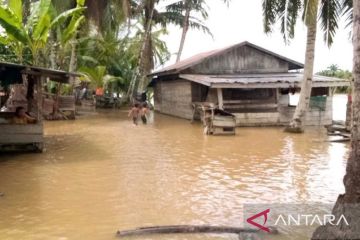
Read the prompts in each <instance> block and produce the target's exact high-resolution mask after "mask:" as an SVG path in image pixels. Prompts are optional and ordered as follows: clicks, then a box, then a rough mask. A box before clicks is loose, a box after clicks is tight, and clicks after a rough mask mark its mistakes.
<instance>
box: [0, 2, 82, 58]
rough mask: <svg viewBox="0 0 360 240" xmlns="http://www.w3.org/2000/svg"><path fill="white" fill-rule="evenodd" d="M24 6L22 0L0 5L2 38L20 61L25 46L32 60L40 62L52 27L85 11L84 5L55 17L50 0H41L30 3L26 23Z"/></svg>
mask: <svg viewBox="0 0 360 240" xmlns="http://www.w3.org/2000/svg"><path fill="white" fill-rule="evenodd" d="M22 6H23V2H22V0H12V1H9V4H7V5H6V4H1V5H0V25H1V26H2V27H3V28H4V30H5V34H4V35H2V36H1V39H2V42H3V43H4V42H8V46H9V47H11V48H13V51H14V53H15V54H16V55H17V57H18V59H19V62H23V54H24V52H23V51H24V49H29V50H30V52H31V55H32V60H31V63H32V64H34V65H39V64H40V58H39V57H40V54H41V52H42V50H43V49H44V47H45V46H46V44H47V42H48V38H49V32H50V29H51V28H52V27H54V26H56V25H57V24H59V23H61V22H63V21H65V20H66V19H67V18H69V17H71V16H73V15H75V14H76V13H78V12H80V11H83V8H76V9H71V10H68V11H65V12H63V13H61V14H60V15H59V16H58V17H56V16H54V15H52V14H51V0H39V1H38V2H35V3H33V4H32V5H31V8H30V15H29V16H28V18H27V21H26V22H25V23H23V20H22V19H23V11H22Z"/></svg>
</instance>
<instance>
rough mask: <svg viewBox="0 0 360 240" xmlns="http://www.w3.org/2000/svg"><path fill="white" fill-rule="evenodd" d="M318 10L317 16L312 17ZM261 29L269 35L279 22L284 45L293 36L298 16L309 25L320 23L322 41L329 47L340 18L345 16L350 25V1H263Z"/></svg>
mask: <svg viewBox="0 0 360 240" xmlns="http://www.w3.org/2000/svg"><path fill="white" fill-rule="evenodd" d="M317 8H320V11H319V16H318V17H317V16H314V14H315V12H316V9H317ZM262 9H263V23H264V25H263V27H264V32H265V33H271V32H272V31H273V26H274V25H276V23H277V22H280V30H281V33H282V34H283V38H284V40H285V42H286V43H288V42H289V40H291V39H293V38H294V36H295V26H296V23H297V20H298V16H300V15H301V16H302V20H303V21H304V23H305V24H306V25H309V24H310V22H309V21H311V19H317V20H318V21H319V22H320V27H321V30H322V31H323V34H324V41H325V42H326V44H327V45H328V46H329V47H330V46H331V45H332V43H333V39H334V36H335V34H336V31H337V29H338V22H339V19H340V16H343V15H346V16H347V20H348V22H349V23H351V21H352V18H351V13H352V1H351V0H341V1H339V0H263V2H262Z"/></svg>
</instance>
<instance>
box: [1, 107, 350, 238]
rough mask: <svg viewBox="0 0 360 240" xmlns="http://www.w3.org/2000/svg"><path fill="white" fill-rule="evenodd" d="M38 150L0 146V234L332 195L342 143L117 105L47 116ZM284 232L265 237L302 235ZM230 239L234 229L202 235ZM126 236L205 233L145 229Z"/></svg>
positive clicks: (44, 232)
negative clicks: (72, 115) (135, 121)
mask: <svg viewBox="0 0 360 240" xmlns="http://www.w3.org/2000/svg"><path fill="white" fill-rule="evenodd" d="M45 132H46V152H45V153H43V154H19V155H10V154H9V155H0V159H1V160H0V192H4V193H5V195H4V196H3V197H0V239H2V240H5V239H23V240H25V239H48V240H52V239H54V240H55V239H56V240H65V239H89V240H91V239H94V240H95V239H96V240H105V239H114V238H115V237H114V235H115V232H116V230H118V229H128V228H133V227H139V226H151V225H164V224H165V225H168V224H205V223H206V224H216V225H231V226H241V225H242V224H243V220H242V219H241V218H242V204H244V203H304V202H305V203H309V202H321V203H333V202H334V201H335V200H336V197H337V195H338V194H339V193H341V192H343V190H344V189H343V185H342V178H343V175H344V170H345V165H346V157H347V152H348V145H347V144H343V143H329V142H327V141H326V140H327V136H326V133H325V131H324V129H322V128H312V129H309V130H308V131H307V132H306V133H305V134H302V135H289V134H286V133H283V132H282V129H281V128H239V129H238V131H237V135H236V136H234V137H213V136H204V135H203V133H202V128H201V126H200V124H190V123H189V122H188V121H185V120H180V119H176V118H172V117H167V116H162V115H155V116H154V118H153V119H152V120H151V121H150V124H149V125H147V126H143V125H139V126H138V127H135V126H132V124H131V122H130V120H128V119H127V116H126V112H125V111H103V112H99V113H97V114H93V115H90V116H86V117H81V118H79V119H78V120H76V121H61V122H46V124H45ZM289 237H290V236H289V235H288V234H286V233H285V234H283V235H281V236H278V237H276V238H274V239H305V238H304V236H302V235H299V236H297V237H295V236H291V237H290V238H289ZM205 238H208V239H218V238H219V239H237V238H236V237H235V236H231V235H225V236H212V235H209V236H206V237H205ZM135 239H204V236H194V235H188V236H165V237H159V236H152V237H142V238H135Z"/></svg>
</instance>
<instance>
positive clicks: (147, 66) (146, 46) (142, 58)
mask: <svg viewBox="0 0 360 240" xmlns="http://www.w3.org/2000/svg"><path fill="white" fill-rule="evenodd" d="M145 8H146V9H145V32H144V37H143V42H142V46H141V50H140V54H139V65H138V67H137V69H136V70H135V73H134V74H133V78H132V79H131V82H130V85H129V88H128V91H127V94H126V97H125V99H124V101H127V100H132V98H133V97H134V94H135V90H136V89H137V90H138V91H140V92H141V91H143V90H144V89H145V88H146V83H147V75H148V74H149V73H150V71H151V69H152V68H153V62H152V57H153V56H152V46H151V30H152V21H153V16H154V11H155V1H154V0H151V1H149V2H148V3H147V5H146V6H145ZM149 59H150V60H149Z"/></svg>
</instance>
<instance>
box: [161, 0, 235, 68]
mask: <svg viewBox="0 0 360 240" xmlns="http://www.w3.org/2000/svg"><path fill="white" fill-rule="evenodd" d="M222 1H223V2H225V3H229V1H230V0H222ZM166 10H167V12H169V13H170V14H173V13H174V12H178V13H183V12H184V15H182V16H181V18H182V21H181V20H180V22H179V23H177V25H179V26H181V27H182V34H181V40H180V45H179V51H178V53H177V57H176V62H179V61H180V59H181V55H182V52H183V49H184V45H185V39H186V35H187V32H188V31H189V29H190V28H193V29H199V30H202V31H203V32H204V33H207V34H209V35H211V36H212V34H211V32H210V30H209V28H207V27H206V26H205V24H204V23H203V21H205V20H206V19H207V18H208V12H207V6H206V1H205V0H180V1H177V2H175V3H172V4H170V5H168V6H167V7H166ZM193 13H195V15H193ZM196 15H199V16H201V18H198V17H196Z"/></svg>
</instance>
